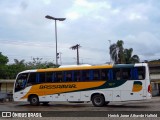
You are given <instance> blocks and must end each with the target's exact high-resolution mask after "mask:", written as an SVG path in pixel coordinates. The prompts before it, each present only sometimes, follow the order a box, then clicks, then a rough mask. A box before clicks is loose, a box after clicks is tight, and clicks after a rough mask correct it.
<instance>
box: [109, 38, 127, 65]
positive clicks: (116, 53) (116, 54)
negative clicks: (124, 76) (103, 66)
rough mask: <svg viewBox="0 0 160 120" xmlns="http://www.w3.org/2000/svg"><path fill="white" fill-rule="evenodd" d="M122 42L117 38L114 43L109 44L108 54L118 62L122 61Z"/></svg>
mask: <svg viewBox="0 0 160 120" xmlns="http://www.w3.org/2000/svg"><path fill="white" fill-rule="evenodd" d="M123 44H124V42H123V41H122V40H118V41H117V43H114V44H112V45H111V46H110V55H111V58H112V60H113V61H114V62H115V63H116V64H118V63H124V48H123Z"/></svg>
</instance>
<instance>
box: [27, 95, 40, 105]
mask: <svg viewBox="0 0 160 120" xmlns="http://www.w3.org/2000/svg"><path fill="white" fill-rule="evenodd" d="M29 102H30V104H31V105H34V106H36V105H39V98H38V96H37V95H32V96H30V98H29Z"/></svg>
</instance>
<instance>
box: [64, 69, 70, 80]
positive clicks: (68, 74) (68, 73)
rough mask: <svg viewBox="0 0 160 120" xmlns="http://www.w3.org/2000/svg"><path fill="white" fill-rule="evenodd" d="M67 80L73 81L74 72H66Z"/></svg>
mask: <svg viewBox="0 0 160 120" xmlns="http://www.w3.org/2000/svg"><path fill="white" fill-rule="evenodd" d="M64 77H65V80H66V81H72V71H67V72H65V76H64Z"/></svg>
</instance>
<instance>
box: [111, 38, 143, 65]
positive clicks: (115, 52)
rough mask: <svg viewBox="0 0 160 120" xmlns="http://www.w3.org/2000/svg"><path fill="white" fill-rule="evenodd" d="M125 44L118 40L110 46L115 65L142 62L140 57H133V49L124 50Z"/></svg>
mask: <svg viewBox="0 0 160 120" xmlns="http://www.w3.org/2000/svg"><path fill="white" fill-rule="evenodd" d="M123 44H124V42H123V41H122V40H118V41H117V43H114V44H112V45H111V46H110V56H111V58H112V60H113V61H114V63H115V64H130V63H138V62H139V61H140V59H139V57H138V55H132V53H133V49H132V48H129V49H124V47H123Z"/></svg>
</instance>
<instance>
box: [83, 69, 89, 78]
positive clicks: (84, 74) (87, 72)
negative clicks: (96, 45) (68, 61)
mask: <svg viewBox="0 0 160 120" xmlns="http://www.w3.org/2000/svg"><path fill="white" fill-rule="evenodd" d="M82 78H83V79H82V81H89V80H90V71H89V70H83V71H82Z"/></svg>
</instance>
